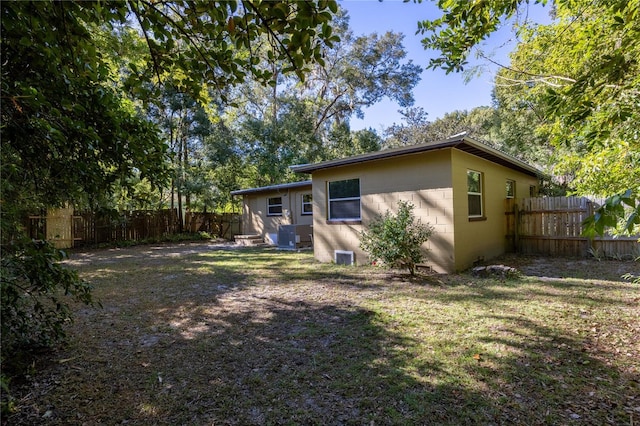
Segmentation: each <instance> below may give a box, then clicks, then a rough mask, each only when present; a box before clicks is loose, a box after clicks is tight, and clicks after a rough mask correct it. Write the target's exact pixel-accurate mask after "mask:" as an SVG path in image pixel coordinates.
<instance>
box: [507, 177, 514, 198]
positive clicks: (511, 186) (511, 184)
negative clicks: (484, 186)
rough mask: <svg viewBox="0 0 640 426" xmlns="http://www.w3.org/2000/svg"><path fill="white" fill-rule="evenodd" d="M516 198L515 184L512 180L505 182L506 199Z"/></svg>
mask: <svg viewBox="0 0 640 426" xmlns="http://www.w3.org/2000/svg"><path fill="white" fill-rule="evenodd" d="M515 196H516V183H515V181H512V180H507V198H514V197H515Z"/></svg>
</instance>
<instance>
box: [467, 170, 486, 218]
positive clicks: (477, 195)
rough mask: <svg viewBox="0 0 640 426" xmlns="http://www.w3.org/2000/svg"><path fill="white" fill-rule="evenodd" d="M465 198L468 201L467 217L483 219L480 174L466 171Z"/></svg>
mask: <svg viewBox="0 0 640 426" xmlns="http://www.w3.org/2000/svg"><path fill="white" fill-rule="evenodd" d="M467 197H468V200H469V217H470V218H481V217H483V211H482V173H481V172H477V171H475V170H467Z"/></svg>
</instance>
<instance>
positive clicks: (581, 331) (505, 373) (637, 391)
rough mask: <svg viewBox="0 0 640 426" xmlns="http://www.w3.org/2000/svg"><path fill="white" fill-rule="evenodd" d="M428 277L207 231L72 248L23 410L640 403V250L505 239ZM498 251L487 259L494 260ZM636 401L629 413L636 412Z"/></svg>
mask: <svg viewBox="0 0 640 426" xmlns="http://www.w3.org/2000/svg"><path fill="white" fill-rule="evenodd" d="M493 262H496V263H503V264H505V265H508V266H512V267H515V268H517V269H519V270H520V271H522V272H523V273H524V274H525V276H526V277H525V278H524V279H521V280H497V279H491V278H476V277H473V276H471V275H470V274H459V275H449V276H438V277H433V276H431V277H426V278H424V279H409V278H408V277H407V276H405V275H399V274H396V273H392V272H388V271H384V270H380V269H376V268H372V267H358V268H352V267H340V266H335V265H320V264H318V263H316V262H315V261H314V260H313V257H312V254H311V253H309V252H303V253H297V252H282V251H277V250H275V249H272V248H260V249H253V248H244V247H238V246H235V245H224V244H213V243H188V244H177V245H153V246H140V247H131V248H124V249H110V250H96V251H86V252H81V253H73V254H72V257H71V259H70V260H69V264H70V265H72V266H73V267H75V268H77V269H78V270H79V272H80V274H81V276H83V277H84V278H86V279H88V280H90V281H91V282H92V283H93V285H94V286H95V296H96V298H98V299H99V300H100V301H101V302H102V305H103V308H102V309H89V308H87V307H85V306H74V310H75V317H76V321H75V322H74V323H73V324H71V325H70V327H69V334H70V341H69V345H68V346H67V347H64V348H59V349H58V350H57V351H56V352H54V353H53V354H49V355H48V356H47V357H43V358H40V359H39V360H37V361H36V363H35V364H34V370H33V374H32V375H31V376H30V377H28V380H27V381H26V382H25V384H24V386H22V387H17V388H16V393H15V396H16V398H17V400H16V402H17V406H18V408H19V409H20V411H19V412H18V413H16V414H14V415H12V416H10V417H8V418H7V419H3V421H5V420H6V421H7V422H8V423H9V424H15V425H39V424H43V425H66V424H88V425H92V424H130V425H132V424H136V425H146V424H167V425H169V424H198V425H200V424H224V425H254V424H255V425H262V424H323V425H324V424H332V425H346V424H429V423H431V424H433V423H437V424H545V423H546V424H567V423H570V422H572V421H581V422H583V423H584V424H624V423H628V422H629V420H630V419H631V418H633V419H637V418H638V417H640V381H639V380H638V376H639V374H640V363H639V362H638V359H640V345H639V343H638V342H640V326H639V324H640V307H639V303H640V292H639V291H638V287H637V286H635V285H632V284H630V283H625V282H623V280H622V279H621V278H620V276H621V275H622V274H624V273H627V272H634V269H636V268H637V266H638V264H637V263H634V262H613V261H606V262H605V261H603V262H596V261H587V260H584V259H544V258H537V257H516V256H505V257H503V258H501V259H498V260H494V261H493ZM493 262H492V263H493ZM633 416H635V417H633Z"/></svg>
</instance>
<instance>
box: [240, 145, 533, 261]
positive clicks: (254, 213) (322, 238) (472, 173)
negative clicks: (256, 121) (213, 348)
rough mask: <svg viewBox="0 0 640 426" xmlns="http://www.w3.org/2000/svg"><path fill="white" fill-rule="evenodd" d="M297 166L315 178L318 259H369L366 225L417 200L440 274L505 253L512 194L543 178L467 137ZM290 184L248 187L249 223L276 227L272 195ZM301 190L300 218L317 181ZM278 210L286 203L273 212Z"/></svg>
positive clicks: (527, 192)
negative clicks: (364, 248)
mask: <svg viewBox="0 0 640 426" xmlns="http://www.w3.org/2000/svg"><path fill="white" fill-rule="evenodd" d="M292 169H293V170H294V171H295V172H298V173H305V174H310V175H311V178H312V179H311V188H312V191H311V197H310V198H309V199H310V200H313V204H312V205H313V207H312V212H313V214H312V216H299V217H300V218H302V217H304V218H305V219H307V220H309V221H310V220H311V219H312V220H313V247H314V256H315V258H316V259H317V260H319V261H321V262H333V261H336V262H337V263H343V262H347V263H348V262H351V261H353V263H356V264H365V263H368V262H369V259H368V257H367V255H366V253H364V252H363V251H362V250H361V249H360V247H359V244H360V238H359V237H360V233H361V231H362V230H363V229H366V227H367V224H368V223H370V221H371V220H372V219H374V218H375V217H376V216H377V215H379V214H383V213H384V212H385V211H387V210H391V211H394V210H395V209H397V204H398V201H399V200H405V201H409V202H410V203H412V204H413V206H414V214H415V216H416V218H417V219H419V220H420V221H421V222H422V223H429V224H431V226H433V228H434V232H433V235H432V236H431V238H430V239H429V241H428V242H427V243H425V248H426V249H428V250H429V252H428V260H427V262H426V263H427V264H428V265H430V266H431V267H432V268H433V269H434V270H435V271H437V272H454V271H460V270H464V269H467V268H469V267H471V266H472V265H473V264H474V262H476V261H478V260H483V259H484V260H488V259H490V258H492V257H496V256H498V255H501V254H503V253H504V252H505V251H506V248H507V244H508V241H507V238H506V215H505V199H506V198H512V197H525V196H526V197H529V196H535V195H537V190H538V185H539V177H540V176H541V172H540V171H538V170H537V169H535V168H534V167H532V166H530V165H528V164H526V163H524V162H522V161H520V160H518V159H516V158H514V157H512V156H510V155H507V154H505V153H503V152H501V151H499V150H497V149H495V148H492V147H490V146H489V145H487V144H484V143H481V142H478V141H475V140H473V139H471V138H468V137H465V136H458V137H452V138H450V139H447V140H443V141H437V142H431V143H425V144H420V145H413V146H406V147H401V148H395V149H388V150H383V151H377V152H372V153H367V154H362V155H356V156H353V157H348V158H342V159H337V160H331V161H325V162H320V163H316V164H305V165H299V166H293V167H292ZM307 185H308V184H307ZM285 188H286V189H285ZM290 189H291V188H288V187H286V186H284V187H282V188H281V189H275V188H274V189H273V190H272V192H271V193H269V194H268V195H267V194H266V193H264V192H259V193H255V194H252V193H246V194H247V195H246V198H245V203H244V204H245V207H244V215H246V216H247V217H248V218H250V220H249V221H248V222H247V223H249V224H250V226H252V227H254V229H256V231H258V229H267V228H269V229H274V228H273V227H274V225H276V222H277V223H280V222H279V221H280V220H284V217H280V216H279V217H277V219H278V220H276V221H273V220H272V221H269V222H268V224H267V223H265V221H268V220H269V219H273V218H271V216H269V214H268V213H269V211H270V210H268V209H269V208H270V205H269V204H268V201H267V200H268V198H266V197H274V198H275V199H276V200H285V197H284V194H285V193H286V194H289V193H288V192H280V191H289V190H290ZM260 191H262V190H260ZM236 193H245V192H242V191H236ZM295 194H296V196H295V197H296V201H295V202H294V203H292V204H290V205H291V207H287V208H288V209H290V211H291V215H292V216H293V215H294V214H295V215H296V217H298V216H297V215H301V212H302V211H303V210H304V211H305V212H308V211H309V210H307V209H308V208H309V207H306V206H303V205H302V204H300V203H302V202H303V198H302V197H303V194H310V192H309V187H308V186H307V187H304V189H303V188H300V187H296V192H295ZM258 195H260V196H258ZM281 195H282V196H283V197H281ZM251 197H254V198H251ZM289 199H290V200H292V198H289ZM274 202H275V201H274ZM282 203H284V201H282ZM287 205H288V206H289V204H287ZM294 205H295V207H293V206H294ZM294 209H295V210H294ZM278 212H280V210H279V207H278V208H276V210H274V211H273V213H278ZM261 227H262V228H261Z"/></svg>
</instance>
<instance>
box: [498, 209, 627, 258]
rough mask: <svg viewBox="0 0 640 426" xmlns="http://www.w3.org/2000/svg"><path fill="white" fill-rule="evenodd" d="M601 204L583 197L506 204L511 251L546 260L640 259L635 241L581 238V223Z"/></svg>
mask: <svg viewBox="0 0 640 426" xmlns="http://www.w3.org/2000/svg"><path fill="white" fill-rule="evenodd" d="M603 202H604V200H601V199H588V198H584V197H544V198H521V199H508V200H506V205H505V208H506V215H507V220H506V223H507V240H508V243H509V244H508V245H509V246H510V248H511V249H512V250H513V251H517V252H518V253H523V254H540V255H546V256H571V257H586V256H589V255H594V256H598V257H610V258H620V259H628V258H633V257H637V256H640V243H639V242H638V238H640V236H635V237H613V236H604V237H595V238H593V239H589V238H586V237H583V236H582V235H581V234H582V221H583V220H584V219H586V218H587V217H589V216H590V215H592V214H593V211H594V210H595V209H596V208H598V207H599V206H600V205H601V204H602V203H603Z"/></svg>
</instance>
